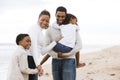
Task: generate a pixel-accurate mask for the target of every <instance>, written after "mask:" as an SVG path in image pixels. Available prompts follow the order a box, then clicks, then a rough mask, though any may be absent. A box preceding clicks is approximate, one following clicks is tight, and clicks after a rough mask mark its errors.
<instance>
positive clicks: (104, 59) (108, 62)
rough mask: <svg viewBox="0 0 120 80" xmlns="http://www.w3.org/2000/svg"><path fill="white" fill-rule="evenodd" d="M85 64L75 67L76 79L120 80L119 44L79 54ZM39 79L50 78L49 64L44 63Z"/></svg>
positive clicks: (47, 79)
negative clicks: (42, 73)
mask: <svg viewBox="0 0 120 80" xmlns="http://www.w3.org/2000/svg"><path fill="white" fill-rule="evenodd" d="M81 62H85V63H86V66H84V67H81V68H77V75H76V80H120V45H117V46H114V47H110V48H107V49H103V50H101V51H96V52H91V53H86V54H81ZM43 69H44V75H43V76H42V77H39V80H52V72H51V64H49V65H44V66H43Z"/></svg>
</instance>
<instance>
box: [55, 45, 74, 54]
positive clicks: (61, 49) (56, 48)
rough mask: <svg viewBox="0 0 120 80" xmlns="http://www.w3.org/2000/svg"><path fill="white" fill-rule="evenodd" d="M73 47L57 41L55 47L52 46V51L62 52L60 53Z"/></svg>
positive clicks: (66, 51)
mask: <svg viewBox="0 0 120 80" xmlns="http://www.w3.org/2000/svg"><path fill="white" fill-rule="evenodd" d="M72 49H73V48H71V47H68V46H65V45H63V44H61V43H57V44H56V45H55V47H54V48H53V50H54V51H56V52H62V53H68V52H70V51H71V50H72Z"/></svg>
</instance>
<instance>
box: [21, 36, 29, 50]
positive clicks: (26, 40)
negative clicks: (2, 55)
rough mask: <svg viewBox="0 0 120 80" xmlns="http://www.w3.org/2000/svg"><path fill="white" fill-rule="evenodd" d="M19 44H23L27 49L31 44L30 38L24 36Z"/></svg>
mask: <svg viewBox="0 0 120 80" xmlns="http://www.w3.org/2000/svg"><path fill="white" fill-rule="evenodd" d="M19 44H20V45H21V46H23V47H24V48H25V49H29V48H30V46H31V39H30V37H29V36H26V37H24V38H23V39H22V40H21V41H20V43H19Z"/></svg>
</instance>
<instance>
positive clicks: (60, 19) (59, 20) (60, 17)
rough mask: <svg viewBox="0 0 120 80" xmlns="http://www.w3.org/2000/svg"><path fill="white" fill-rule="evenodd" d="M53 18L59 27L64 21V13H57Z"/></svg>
mask: <svg viewBox="0 0 120 80" xmlns="http://www.w3.org/2000/svg"><path fill="white" fill-rule="evenodd" d="M55 16H56V20H57V23H58V24H59V25H61V24H62V22H63V21H64V20H65V17H66V13H65V12H61V11H57V12H56V15H55Z"/></svg>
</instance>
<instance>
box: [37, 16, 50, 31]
mask: <svg viewBox="0 0 120 80" xmlns="http://www.w3.org/2000/svg"><path fill="white" fill-rule="evenodd" d="M49 20H50V17H49V16H48V15H41V16H40V18H39V19H38V24H39V25H40V27H41V28H43V29H46V28H48V26H49Z"/></svg>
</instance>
